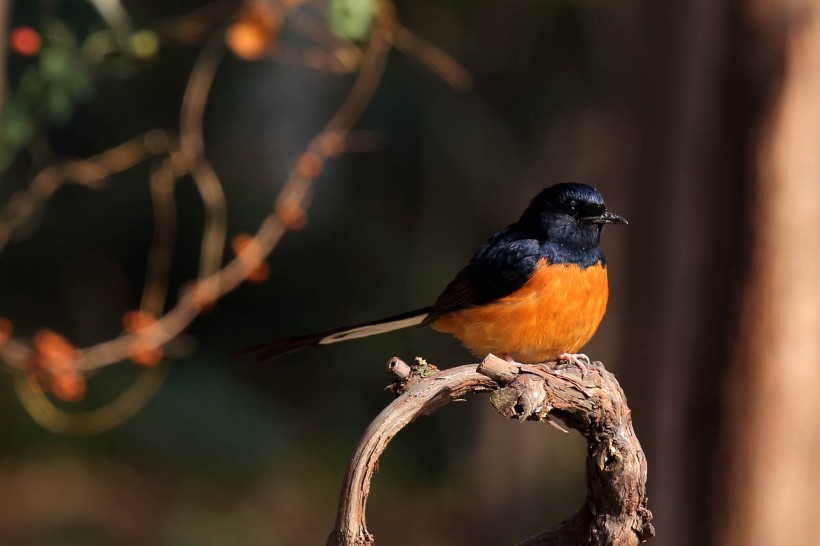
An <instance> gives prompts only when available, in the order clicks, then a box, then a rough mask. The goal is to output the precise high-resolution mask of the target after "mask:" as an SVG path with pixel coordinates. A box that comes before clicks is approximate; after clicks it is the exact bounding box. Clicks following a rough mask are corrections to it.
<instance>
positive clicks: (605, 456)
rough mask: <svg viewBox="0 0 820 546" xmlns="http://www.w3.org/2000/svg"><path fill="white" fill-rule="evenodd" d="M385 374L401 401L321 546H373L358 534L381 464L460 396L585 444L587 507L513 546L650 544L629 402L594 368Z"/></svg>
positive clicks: (360, 464)
mask: <svg viewBox="0 0 820 546" xmlns="http://www.w3.org/2000/svg"><path fill="white" fill-rule="evenodd" d="M388 369H389V370H390V371H391V372H393V373H394V374H396V376H397V377H398V378H399V379H398V380H397V381H396V383H395V384H394V390H395V391H396V392H400V393H401V395H400V396H399V397H398V398H396V400H394V401H393V402H392V403H391V404H390V405H389V406H387V407H386V408H385V409H384V410H383V411H382V412H381V413H380V414H379V415H378V417H376V419H375V420H374V421H373V422H372V423H371V424H370V426H369V427H368V428H367V430H366V431H365V433H364V435H363V437H362V439H361V440H360V441H359V444H358V446H357V448H356V453H355V455H354V456H353V459H352V460H351V462H350V466H349V468H348V473H347V477H346V478H345V482H344V485H343V487H342V494H341V499H340V504H339V510H338V513H337V517H336V526H335V528H334V530H333V532H332V533H331V535H330V537H329V538H328V541H327V544H328V546H372V545H373V544H375V542H374V538H373V535H372V534H370V532H369V531H368V530H367V526H366V524H365V509H366V503H367V496H368V494H369V492H370V482H371V478H372V476H373V472H374V471H375V470H376V468H377V465H378V459H379V456H380V455H381V454H382V452H383V451H384V449H385V448H386V447H387V444H388V443H389V442H390V440H391V439H392V438H393V437H394V436H395V435H396V434H397V433H398V432H399V431H400V430H401V429H402V428H403V427H404V426H406V425H407V424H409V423H411V422H412V421H414V420H415V419H416V418H417V417H420V416H422V415H427V414H429V413H432V412H434V411H436V410H437V409H439V408H442V407H444V406H445V405H447V404H448V403H449V402H452V401H453V400H455V399H457V398H460V397H462V396H464V395H465V394H468V393H473V392H486V391H494V392H493V394H492V395H491V397H490V402H491V403H492V405H493V407H495V408H496V410H497V411H498V412H499V413H501V414H502V415H503V416H505V417H508V418H512V419H518V420H522V421H523V420H534V421H542V422H550V423H551V420H550V418H549V415H550V414H552V415H553V416H556V417H558V418H560V419H561V420H563V421H564V422H565V423H566V424H567V425H568V426H569V427H571V428H574V429H576V430H578V431H579V432H580V433H581V434H582V435H583V436H584V437H585V438H586V439H587V442H588V447H589V449H588V456H587V482H588V483H587V499H586V502H585V503H584V506H583V507H582V508H581V509H580V511H579V512H578V513H577V514H575V515H574V516H573V517H571V518H570V519H568V520H567V521H565V522H563V523H561V524H559V525H557V526H555V527H553V528H551V529H548V530H546V531H544V532H543V533H540V534H538V535H535V536H533V537H531V538H528V539H526V540H524V541H523V542H521V543H520V545H519V546H564V545H567V546H568V545H571V544H572V545H575V544H592V545H617V546H632V545H636V544H639V543H641V542H645V541H646V540H648V539H650V538H652V537H653V536H654V535H655V530H654V528H653V527H652V523H651V521H652V513H651V512H650V511H649V510H648V509H647V507H646V502H647V501H646V458H645V456H644V454H643V450H642V449H641V445H640V443H639V442H638V439H637V438H636V436H635V431H634V430H633V428H632V419H631V417H630V411H629V408H628V407H627V405H626V397H625V396H624V393H623V391H622V390H621V388H620V386H619V385H618V382H617V381H616V379H615V377H614V376H613V375H612V374H611V373H609V372H607V371H606V370H605V369H604V367H603V365H602V364H601V363H600V362H595V363H593V364H592V366H590V367H589V371H588V373H586V374H585V376H584V377H579V375H578V371H577V369H576V368H575V367H574V366H572V365H570V366H566V365H564V364H561V363H555V362H552V363H548V364H543V365H542V364H532V365H530V364H515V363H510V362H506V361H504V360H501V359H500V358H497V357H495V356H493V355H488V356H487V358H485V359H484V361H482V362H481V363H480V364H479V365H478V366H476V365H475V364H469V365H465V366H459V367H457V368H452V369H449V370H444V371H441V372H437V373H435V371H431V367H430V366H429V365H427V364H426V363H424V362H423V361H420V365H417V366H412V367H409V366H407V364H405V363H404V362H401V361H400V360H399V359H396V358H393V359H391V360H390V362H389V363H388ZM408 369H409V371H408ZM432 370H435V369H434V368H432Z"/></svg>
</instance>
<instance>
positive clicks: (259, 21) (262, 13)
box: [225, 0, 281, 61]
mask: <svg viewBox="0 0 820 546" xmlns="http://www.w3.org/2000/svg"><path fill="white" fill-rule="evenodd" d="M280 24H281V17H280V15H279V14H278V13H277V12H275V11H274V10H273V8H272V6H271V5H270V4H269V3H267V2H259V1H254V0H251V1H249V2H246V3H245V5H244V7H243V8H242V11H241V12H240V13H239V18H238V19H237V20H236V22H234V23H233V24H232V25H231V26H230V27H229V28H228V31H227V32H226V33H225V42H226V43H227V44H228V47H229V48H230V49H231V51H233V52H234V54H235V55H236V56H237V57H239V58H240V59H244V60H246V61H255V60H256V59H259V58H260V57H262V55H264V54H265V52H266V51H267V50H268V49H270V47H271V45H272V44H273V42H274V40H275V39H276V35H277V32H278V30H279V26H280Z"/></svg>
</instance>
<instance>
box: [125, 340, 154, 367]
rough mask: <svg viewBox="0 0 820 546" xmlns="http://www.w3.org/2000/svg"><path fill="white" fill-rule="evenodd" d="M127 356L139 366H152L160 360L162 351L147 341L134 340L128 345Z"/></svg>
mask: <svg viewBox="0 0 820 546" xmlns="http://www.w3.org/2000/svg"><path fill="white" fill-rule="evenodd" d="M128 358H130V359H131V361H132V362H134V363H135V364H139V365H140V366H153V365H154V364H157V363H158V362H159V361H160V360H162V351H161V350H160V349H159V348H158V347H155V346H154V345H153V344H151V343H148V342H147V341H142V340H136V341H133V342H132V343H131V344H130V345H129V346H128Z"/></svg>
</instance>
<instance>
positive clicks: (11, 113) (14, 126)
mask: <svg viewBox="0 0 820 546" xmlns="http://www.w3.org/2000/svg"><path fill="white" fill-rule="evenodd" d="M3 114H4V116H3V137H4V138H3V140H4V143H5V145H6V146H11V147H14V149H15V151H16V150H17V149H18V148H19V147H20V146H23V145H25V144H28V143H29V142H30V141H31V139H32V138H33V137H34V120H33V119H32V118H31V115H30V114H29V112H28V110H27V108H26V107H25V106H24V105H22V104H21V101H19V100H11V101H9V103H8V104H7V105H6V108H5V112H4V113H3Z"/></svg>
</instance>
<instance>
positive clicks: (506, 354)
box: [503, 353, 518, 364]
mask: <svg viewBox="0 0 820 546" xmlns="http://www.w3.org/2000/svg"><path fill="white" fill-rule="evenodd" d="M503 356H504V360H506V361H507V362H509V363H511V364H518V362H516V361H515V359H514V358H513V357H511V356H510V355H509V353H504V355H503Z"/></svg>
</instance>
